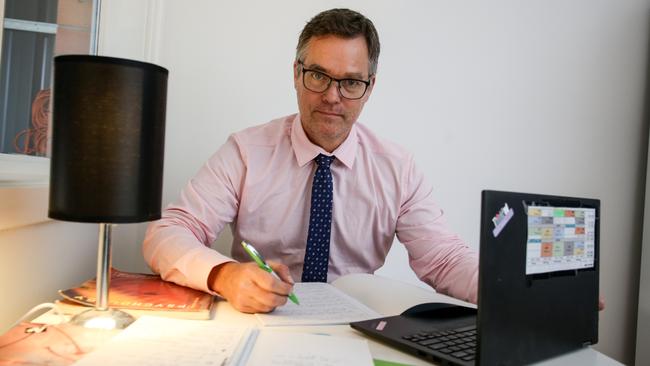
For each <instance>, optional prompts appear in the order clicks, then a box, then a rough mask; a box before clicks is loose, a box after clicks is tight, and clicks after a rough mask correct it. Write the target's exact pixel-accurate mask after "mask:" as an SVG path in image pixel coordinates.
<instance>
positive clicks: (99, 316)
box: [70, 309, 135, 330]
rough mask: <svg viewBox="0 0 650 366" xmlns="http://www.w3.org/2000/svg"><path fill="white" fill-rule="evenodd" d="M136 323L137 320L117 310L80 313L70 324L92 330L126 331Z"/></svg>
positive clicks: (92, 310) (94, 310)
mask: <svg viewBox="0 0 650 366" xmlns="http://www.w3.org/2000/svg"><path fill="white" fill-rule="evenodd" d="M134 321H135V318H134V317H133V316H131V315H130V314H128V313H125V312H124V311H122V310H117V309H106V310H98V309H90V310H86V311H84V312H83V313H79V314H77V315H75V316H74V317H72V319H70V323H71V324H74V325H78V326H81V327H84V328H92V329H106V330H111V329H124V328H126V327H128V326H129V325H130V324H131V323H133V322H134Z"/></svg>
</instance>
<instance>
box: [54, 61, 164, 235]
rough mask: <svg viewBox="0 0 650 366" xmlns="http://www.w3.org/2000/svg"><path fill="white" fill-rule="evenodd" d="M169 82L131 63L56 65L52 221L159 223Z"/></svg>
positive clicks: (156, 69)
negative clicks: (155, 221)
mask: <svg viewBox="0 0 650 366" xmlns="http://www.w3.org/2000/svg"><path fill="white" fill-rule="evenodd" d="M167 76H168V71H167V70H166V69H164V68H162V67H160V66H157V65H153V64H149V63H144V62H138V61H132V60H125V59H118V58H112V57H100V56H87V55H66V56H58V57H55V58H54V92H53V97H54V103H53V113H52V116H53V117H52V158H51V169H50V204H49V217H51V218H54V219H59V220H67V221H78V222H104V223H128V222H142V221H150V220H156V219H159V218H160V206H161V200H162V176H163V153H164V141H165V109H166V100H167Z"/></svg>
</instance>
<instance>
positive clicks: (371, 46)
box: [296, 9, 379, 76]
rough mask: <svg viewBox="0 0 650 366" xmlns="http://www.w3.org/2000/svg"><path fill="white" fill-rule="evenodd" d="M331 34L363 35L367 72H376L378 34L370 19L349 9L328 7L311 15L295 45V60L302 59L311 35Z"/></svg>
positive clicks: (339, 35)
mask: <svg viewBox="0 0 650 366" xmlns="http://www.w3.org/2000/svg"><path fill="white" fill-rule="evenodd" d="M327 35H333V36H337V37H342V38H348V39H349V38H355V37H358V36H363V37H364V38H365V40H366V45H367V46H368V62H369V67H368V69H369V73H370V76H373V75H375V74H376V73H377V63H378V61H379V35H377V30H376V29H375V26H374V25H373V24H372V21H370V19H368V18H366V17H365V16H363V15H362V14H360V13H358V12H356V11H354V10H350V9H330V10H326V11H323V12H321V13H319V14H317V15H316V16H315V17H313V18H312V19H311V20H310V21H309V22H307V24H306V25H305V28H303V30H302V32H301V33H300V37H299V38H298V46H297V47H296V61H304V57H305V52H307V45H308V44H309V41H310V40H311V39H312V37H320V36H327Z"/></svg>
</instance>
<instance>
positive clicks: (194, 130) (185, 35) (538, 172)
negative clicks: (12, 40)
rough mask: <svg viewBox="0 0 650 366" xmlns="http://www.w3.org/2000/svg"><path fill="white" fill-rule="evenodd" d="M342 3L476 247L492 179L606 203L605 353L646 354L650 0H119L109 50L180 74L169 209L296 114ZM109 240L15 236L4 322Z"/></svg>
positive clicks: (398, 122)
mask: <svg viewBox="0 0 650 366" xmlns="http://www.w3.org/2000/svg"><path fill="white" fill-rule="evenodd" d="M335 6H346V7H350V8H353V9H357V10H360V11H362V12H363V13H364V14H366V15H367V16H369V17H370V18H371V19H373V21H374V22H375V25H376V26H377V28H378V30H379V33H380V38H381V41H382V55H381V57H380V66H379V75H378V79H377V80H378V84H377V87H376V88H375V91H374V94H373V96H372V97H371V99H370V101H369V103H368V104H367V106H366V110H365V112H364V114H363V115H362V117H361V119H362V121H363V123H366V124H367V125H369V126H370V127H371V128H373V129H374V130H375V131H376V132H378V133H379V134H380V135H382V136H384V137H389V138H391V139H393V140H395V141H396V142H399V143H401V144H403V145H405V146H407V147H408V148H409V149H411V150H412V151H413V152H414V153H415V154H416V157H417V159H418V162H419V164H420V165H421V167H422V168H423V169H424V171H426V172H427V175H428V177H429V179H431V181H432V182H433V183H434V186H435V187H436V196H437V199H438V201H439V203H440V204H441V205H442V206H443V207H444V208H445V209H446V212H447V215H448V218H449V221H450V224H451V225H452V227H453V228H455V229H456V230H458V232H459V233H461V235H462V236H463V237H464V238H465V239H466V240H467V242H468V243H469V244H470V245H472V246H474V247H477V246H478V235H479V234H478V231H479V223H478V210H479V194H480V190H481V189H484V188H494V189H509V190H518V191H531V192H540V193H553V194H566V195H580V196H589V197H596V198H600V199H601V200H602V223H601V224H602V226H601V234H602V235H601V260H602V262H601V270H602V271H601V291H602V293H603V294H604V296H605V298H606V300H607V309H606V310H605V311H604V312H603V313H602V314H601V327H600V330H601V332H600V343H599V345H598V346H597V348H598V349H599V350H600V351H602V352H604V353H606V354H608V355H610V356H612V357H614V358H617V359H618V360H621V361H623V362H625V363H632V362H633V360H634V346H633V345H634V341H635V338H634V337H635V336H634V335H635V323H636V318H635V317H636V309H637V306H636V304H637V295H638V293H637V288H638V273H639V253H640V241H641V234H640V233H641V215H642V212H643V211H642V209H643V204H642V202H641V198H642V197H643V189H644V187H643V186H642V182H643V179H644V177H645V166H646V164H645V153H646V151H647V132H648V131H647V126H646V124H645V123H644V121H643V102H644V95H643V94H644V84H645V81H646V75H645V70H646V66H647V51H648V50H647V45H648V36H647V35H648V14H650V13H649V11H648V10H650V9H649V8H650V5H649V4H648V1H642V0H636V1H635V0H623V1H621V0H551V1H549V0H529V1H525V2H523V1H518V0H494V1H490V2H482V1H478V0H477V1H464V2H458V1H442V0H437V1H424V0H422V1H404V2H395V1H388V0H381V1H372V0H363V1H361V0H359V1H329V2H318V3H316V2H306V1H297V0H293V1H273V2H267V1H262V0H259V1H250V0H249V1H239V2H220V1H219V2H216V1H209V0H193V1H191V2H190V1H180V0H167V1H160V0H157V1H156V0H138V1H127V0H111V1H104V2H103V7H104V8H106V9H107V10H106V11H105V12H104V13H103V16H102V22H103V23H102V27H103V30H102V38H101V40H100V50H102V54H105V55H111V56H121V57H131V58H135V59H141V60H149V61H155V62H158V63H160V64H162V65H163V66H165V67H167V68H169V69H170V82H169V96H168V118H167V140H166V143H167V145H166V156H165V159H166V161H165V186H164V203H167V202H169V201H170V200H172V199H174V198H176V197H177V195H178V192H179V190H180V189H181V188H182V186H183V185H184V184H185V182H186V181H187V179H189V178H190V177H191V176H192V175H193V174H194V172H195V171H196V170H197V169H198V168H199V166H200V165H201V164H202V163H203V161H205V159H207V158H208V157H209V155H210V154H211V153H212V152H213V151H214V150H215V149H216V148H217V147H218V146H219V145H220V144H222V143H223V142H224V141H225V139H226V138H227V136H228V135H229V134H230V133H232V132H234V131H237V130H240V129H242V128H245V127H247V126H251V125H254V124H259V123H263V122H265V121H268V120H269V119H271V118H274V117H277V116H281V115H284V114H289V113H293V112H295V110H296V105H295V94H294V91H293V88H292V82H291V62H292V60H293V54H294V47H295V43H296V40H297V36H298V33H299V32H300V30H301V28H302V26H303V25H304V23H305V22H306V21H307V20H308V19H309V18H310V17H311V16H313V15H314V14H316V13H317V12H318V11H320V10H324V9H326V8H330V7H335ZM102 42H103V44H102ZM142 231H143V225H123V226H119V227H118V229H117V230H116V238H115V239H116V248H115V251H114V263H115V264H116V266H118V267H120V268H124V269H128V270H136V269H138V268H143V264H142V260H141V255H140V249H139V247H138V246H137V245H134V244H138V243H139V240H141V237H142ZM95 240H96V231H95V228H92V229H91V228H90V226H86V225H85V224H66V223H52V222H50V223H46V224H42V225H35V226H30V227H26V228H22V229H14V230H9V231H4V232H0V253H1V254H0V281H2V282H1V284H2V286H1V287H0V291H1V293H0V296H1V297H2V298H3V299H13V298H16V300H15V301H14V300H12V301H11V302H6V301H4V302H3V303H2V305H0V306H3V308H2V311H0V314H2V315H1V316H2V317H3V318H1V319H0V328H2V326H4V324H7V322H8V321H9V320H8V319H9V318H11V319H12V320H13V319H15V316H16V314H17V315H19V310H18V309H22V310H20V313H22V311H24V310H27V308H28V307H29V306H31V305H35V304H36V303H37V302H40V301H43V300H46V299H47V300H51V299H52V298H54V297H55V296H53V295H54V291H55V289H56V288H60V287H65V286H69V285H72V284H74V283H77V282H79V281H80V280H83V279H85V278H87V277H89V276H92V274H93V273H94V262H93V258H94V256H95V255H96V254H95V253H96V252H95V251H96V249H95V247H96V244H95ZM227 240H228V239H227V238H226V239H222V240H221V244H222V245H223V243H224V242H227ZM89 241H90V242H92V244H89V243H88V242H89ZM90 248H92V249H90ZM91 252H92V253H91ZM402 256H403V251H402V250H401V247H400V246H399V245H396V246H394V250H393V251H392V252H391V255H390V256H389V259H388V263H387V266H386V268H385V269H384V270H383V271H382V273H384V274H388V275H391V276H394V277H397V278H403V279H406V280H411V279H412V277H410V276H411V275H410V270H409V269H408V266H407V264H406V261H405V259H404V258H402ZM84 260H89V262H90V264H88V261H85V262H84ZM79 263H83V264H82V267H83V268H80V269H79V270H77V269H70V268H73V267H71V266H75V265H79ZM61 268H65V269H64V270H63V272H60V271H61ZM55 273H58V274H55ZM50 277H52V278H50ZM39 279H40V281H39ZM50 281H52V282H50ZM28 285H29V286H28ZM26 288H28V289H26ZM16 294H20V295H19V296H16ZM41 298H42V299H43V300H41ZM8 303H9V304H11V305H7V304H8ZM28 303H29V304H28ZM14 304H15V305H14ZM5 314H8V316H5ZM0 331H1V329H0Z"/></svg>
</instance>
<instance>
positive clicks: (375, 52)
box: [143, 9, 478, 313]
mask: <svg viewBox="0 0 650 366" xmlns="http://www.w3.org/2000/svg"><path fill="white" fill-rule="evenodd" d="M378 57H379V39H378V36H377V32H376V30H375V27H374V25H373V24H372V22H371V21H370V20H368V19H367V18H365V17H364V16H363V15H361V14H359V13H357V12H354V11H351V10H347V9H332V10H328V11H325V12H322V13H320V14H318V15H316V16H315V17H314V18H313V19H311V20H310V21H309V23H307V25H306V26H305V28H304V29H303V31H302V33H301V35H300V38H299V41H298V47H297V52H296V59H295V62H294V64H293V73H294V86H295V89H296V95H297V99H298V109H299V113H298V114H297V115H292V116H288V117H284V118H280V119H277V120H274V121H271V122H269V123H266V124H263V125H260V126H256V127H251V128H248V129H246V130H244V131H241V132H238V133H235V134H233V135H232V136H230V138H229V139H228V141H227V142H226V143H225V144H224V145H223V146H222V147H221V148H220V149H219V150H218V151H217V152H216V153H215V154H214V155H213V156H212V157H211V158H210V159H209V160H208V162H207V163H206V164H205V165H204V166H203V168H202V169H201V170H200V171H199V172H198V173H197V175H196V176H195V177H194V178H193V179H192V180H190V182H189V183H188V185H187V187H186V188H185V189H184V190H183V192H182V193H181V197H180V200H179V201H178V202H177V203H174V204H172V205H170V206H169V207H168V208H167V209H166V210H165V211H164V213H163V217H162V219H161V220H159V221H157V222H154V223H152V224H151V225H150V227H149V229H148V231H147V234H146V237H145V241H144V245H143V251H144V256H145V260H146V261H147V263H148V264H149V265H150V266H151V268H152V269H153V270H154V271H156V272H158V273H160V274H161V275H162V276H163V278H165V279H167V280H170V281H173V282H176V283H179V284H181V285H186V286H190V287H194V288H197V289H201V290H204V291H208V292H211V293H215V294H219V295H221V296H222V297H224V298H225V299H227V300H228V301H229V302H231V303H232V305H233V306H234V307H235V308H236V309H238V310H240V311H243V312H250V313H253V312H268V311H271V310H273V309H274V308H275V307H277V306H281V305H283V304H284V303H286V301H287V295H288V294H289V293H290V292H291V291H292V285H293V283H294V279H300V280H301V281H332V280H334V279H336V278H337V277H339V276H341V275H345V274H348V273H355V272H365V273H373V272H374V271H375V270H377V269H378V268H379V267H381V266H382V265H383V263H384V260H385V258H386V255H387V253H388V250H389V249H390V246H391V244H392V242H393V238H394V237H395V235H397V237H398V239H399V240H400V242H402V243H403V244H404V245H405V246H406V248H407V250H408V253H409V261H410V265H411V267H412V268H413V270H414V271H415V272H416V274H417V275H418V277H419V278H420V279H422V280H423V281H425V282H427V283H428V284H430V285H431V286H432V287H434V288H436V289H437V290H438V291H441V292H444V293H447V294H450V295H452V296H455V297H457V298H460V299H463V300H468V301H472V302H476V297H477V281H478V259H477V258H478V256H477V254H476V253H475V252H474V251H472V250H470V249H469V248H468V247H467V246H466V245H465V244H464V243H463V242H462V240H460V239H459V238H458V237H457V236H456V235H455V234H453V233H452V232H450V231H449V230H448V229H447V227H446V224H445V220H444V217H443V213H442V210H440V209H439V208H438V207H437V206H436V204H435V203H434V202H433V200H432V197H431V196H432V195H431V192H432V189H431V187H430V186H429V185H428V184H427V183H426V182H425V181H424V178H423V175H422V173H421V172H420V171H419V170H418V169H417V168H416V167H415V165H414V161H413V157H412V156H411V154H409V153H408V152H406V151H405V150H404V149H402V148H400V147H399V146H396V145H394V144H392V143H390V142H387V141H384V140H382V139H380V138H379V137H377V136H375V135H374V134H373V133H372V132H371V131H370V130H369V129H368V128H367V127H365V126H364V125H361V124H358V123H357V119H358V117H359V115H360V114H361V111H362V110H363V106H364V104H365V103H366V101H367V100H368V98H369V97H370V95H371V94H372V90H373V87H374V85H375V81H376V71H377V62H378ZM226 224H230V225H231V229H232V232H233V236H234V240H233V247H232V255H233V258H234V259H235V260H237V261H242V262H248V263H240V262H237V261H235V260H233V259H231V258H228V257H226V256H224V255H221V254H219V253H217V252H216V251H214V250H212V249H210V248H209V245H210V244H211V243H212V242H213V241H214V240H215V238H216V237H217V236H218V234H219V233H220V232H221V230H222V229H223V228H224V226H225V225H226ZM242 240H246V241H248V242H250V243H251V244H253V245H254V246H255V247H256V248H257V250H258V251H259V252H260V253H261V254H262V255H263V256H264V257H265V258H267V259H270V261H269V264H270V265H271V267H272V268H273V269H274V270H275V271H276V272H277V273H278V274H279V276H280V278H281V279H282V280H277V279H275V278H274V277H273V276H271V275H270V274H268V273H267V272H265V271H263V270H261V269H259V268H258V267H257V266H256V265H255V264H254V263H252V262H250V261H249V259H248V258H247V256H246V254H245V253H244V250H243V249H242V247H241V246H240V245H239V243H240V242H241V241H242Z"/></svg>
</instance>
